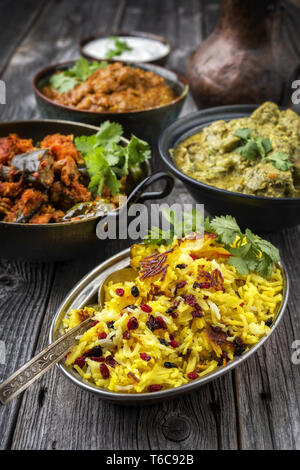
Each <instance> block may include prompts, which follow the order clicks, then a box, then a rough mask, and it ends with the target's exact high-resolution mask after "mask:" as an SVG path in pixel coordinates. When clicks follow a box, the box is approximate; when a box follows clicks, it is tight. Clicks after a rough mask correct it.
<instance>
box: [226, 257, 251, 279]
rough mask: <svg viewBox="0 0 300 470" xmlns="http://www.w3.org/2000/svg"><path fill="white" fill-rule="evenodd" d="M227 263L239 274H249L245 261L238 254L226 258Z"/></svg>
mask: <svg viewBox="0 0 300 470" xmlns="http://www.w3.org/2000/svg"><path fill="white" fill-rule="evenodd" d="M228 264H230V266H234V267H235V269H236V270H237V272H238V273H239V274H243V275H245V276H246V275H247V274H249V269H248V266H247V263H246V262H245V260H243V258H241V257H239V256H231V257H230V258H229V259H228Z"/></svg>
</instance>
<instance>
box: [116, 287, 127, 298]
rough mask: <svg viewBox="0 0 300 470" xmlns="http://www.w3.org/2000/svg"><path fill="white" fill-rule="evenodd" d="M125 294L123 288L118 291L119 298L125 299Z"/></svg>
mask: <svg viewBox="0 0 300 470" xmlns="http://www.w3.org/2000/svg"><path fill="white" fill-rule="evenodd" d="M124 293H125V291H124V289H121V288H118V289H116V294H117V295H118V296H119V297H123V295H124Z"/></svg>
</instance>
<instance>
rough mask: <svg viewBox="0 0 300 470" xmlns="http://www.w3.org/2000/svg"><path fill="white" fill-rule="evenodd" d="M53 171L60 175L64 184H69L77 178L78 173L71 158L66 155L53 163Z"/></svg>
mask: <svg viewBox="0 0 300 470" xmlns="http://www.w3.org/2000/svg"><path fill="white" fill-rule="evenodd" d="M54 172H55V174H58V175H59V176H60V179H61V181H62V182H63V183H64V184H65V185H66V186H71V185H72V184H73V183H74V182H75V181H78V180H79V177H80V173H79V171H78V168H77V165H76V163H75V161H74V160H73V158H71V157H66V158H64V159H62V160H58V161H57V162H55V163H54Z"/></svg>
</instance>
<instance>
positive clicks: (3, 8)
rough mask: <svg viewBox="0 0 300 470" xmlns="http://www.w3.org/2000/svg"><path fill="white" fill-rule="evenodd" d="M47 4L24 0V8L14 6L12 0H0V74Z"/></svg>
mask: <svg viewBox="0 0 300 470" xmlns="http://www.w3.org/2000/svg"><path fill="white" fill-rule="evenodd" d="M45 4H46V2H45V1H40V2H38V3H37V2H36V1H35V0H23V2H22V8H20V7H18V8H12V2H11V1H10V0H1V1H0V15H1V20H0V21H1V28H0V44H1V56H0V75H1V74H2V72H3V70H4V68H5V66H6V65H7V63H8V62H9V59H10V57H11V55H12V54H13V52H14V51H15V49H16V48H17V46H18V44H19V43H20V42H21V41H22V39H23V37H24V36H25V35H26V34H27V32H28V31H29V29H30V27H31V26H32V24H33V23H34V21H35V20H36V18H37V17H38V15H39V14H40V13H41V11H42V10H43V8H44V7H45Z"/></svg>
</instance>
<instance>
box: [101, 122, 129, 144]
mask: <svg viewBox="0 0 300 470" xmlns="http://www.w3.org/2000/svg"><path fill="white" fill-rule="evenodd" d="M122 135H123V129H122V126H121V125H120V124H118V123H117V122H110V121H105V122H104V123H103V124H101V126H100V128H99V131H98V132H97V134H96V137H97V144H98V145H102V146H103V147H110V146H111V145H112V144H116V143H118V142H119V141H120V139H121V136H122Z"/></svg>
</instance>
